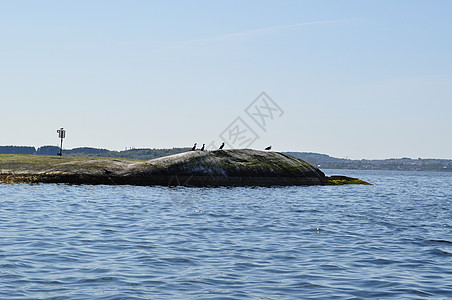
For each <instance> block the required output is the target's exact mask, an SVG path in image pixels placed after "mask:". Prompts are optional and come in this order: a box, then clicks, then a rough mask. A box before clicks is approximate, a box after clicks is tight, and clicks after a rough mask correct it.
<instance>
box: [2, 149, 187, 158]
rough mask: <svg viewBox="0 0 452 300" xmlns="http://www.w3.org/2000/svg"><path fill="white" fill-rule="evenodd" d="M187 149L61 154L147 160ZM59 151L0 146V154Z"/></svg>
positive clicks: (66, 154) (81, 150) (94, 151)
mask: <svg viewBox="0 0 452 300" xmlns="http://www.w3.org/2000/svg"><path fill="white" fill-rule="evenodd" d="M189 150H190V148H172V149H129V150H123V151H112V150H108V149H99V148H91V147H81V148H74V149H68V150H63V155H64V156H68V157H117V158H129V159H141V160H149V159H153V158H158V157H163V156H167V155H172V154H178V153H182V152H186V151H189ZM59 152H60V148H59V147H57V146H42V147H39V148H35V147H28V146H0V154H31V155H56V154H57V153H59Z"/></svg>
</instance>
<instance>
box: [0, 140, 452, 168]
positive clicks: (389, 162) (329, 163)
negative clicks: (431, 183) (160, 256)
mask: <svg viewBox="0 0 452 300" xmlns="http://www.w3.org/2000/svg"><path fill="white" fill-rule="evenodd" d="M189 150H190V148H188V147H187V148H183V147H179V148H167V149H155V148H154V149H151V148H141V149H129V150H123V151H113V150H108V149H102V148H92V147H79V148H74V149H65V150H63V156H67V157H105V158H124V159H140V160H150V159H154V158H159V157H164V156H168V155H172V154H178V153H182V152H186V151H189ZM58 152H59V148H58V147H57V146H42V147H39V148H35V147H32V146H0V154H34V155H56V153H58ZM283 153H285V154H289V155H291V156H294V157H296V158H299V159H302V160H304V161H306V162H308V163H310V164H312V165H314V166H318V167H319V168H320V169H346V170H395V171H431V172H452V159H421V158H419V159H411V158H390V159H378V160H377V159H374V160H369V159H361V160H357V159H344V158H335V157H331V156H329V155H326V154H320V153H312V152H283Z"/></svg>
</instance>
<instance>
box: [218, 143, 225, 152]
mask: <svg viewBox="0 0 452 300" xmlns="http://www.w3.org/2000/svg"><path fill="white" fill-rule="evenodd" d="M223 147H224V142H223V143H222V144H221V145H220V148H218V149H219V150H222V149H223Z"/></svg>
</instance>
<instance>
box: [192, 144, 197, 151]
mask: <svg viewBox="0 0 452 300" xmlns="http://www.w3.org/2000/svg"><path fill="white" fill-rule="evenodd" d="M195 150H196V143H195V144H194V145H193V148H191V151H195Z"/></svg>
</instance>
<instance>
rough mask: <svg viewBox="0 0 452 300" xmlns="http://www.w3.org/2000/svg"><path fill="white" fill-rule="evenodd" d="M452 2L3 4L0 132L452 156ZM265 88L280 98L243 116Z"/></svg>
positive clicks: (19, 140)
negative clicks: (247, 140) (239, 127)
mask: <svg viewBox="0 0 452 300" xmlns="http://www.w3.org/2000/svg"><path fill="white" fill-rule="evenodd" d="M451 12H452V1H448V0H444V1H435V0H432V1H416V0H410V1H393V0H391V1H347V0H345V1H279V0H278V1H246V0H245V1H230V0H228V1H133V0H132V1H112V0H108V1H107V0H106V1H80V0H77V1H46V0H42V1H0V99H1V112H2V113H1V124H2V127H1V129H0V145H29V146H36V147H38V146H42V145H57V143H58V138H57V133H56V130H57V129H58V128H59V127H64V128H65V129H66V130H67V138H66V140H65V145H64V146H65V147H66V148H74V147H81V146H91V147H102V148H108V149H116V150H122V149H125V148H126V147H136V148H139V147H147V148H148V147H149V148H171V147H180V146H188V147H189V146H191V145H192V144H193V143H194V142H198V144H202V143H206V144H208V143H210V142H211V141H215V143H219V142H221V140H222V138H221V137H219V136H220V134H221V133H223V132H224V130H225V129H227V128H229V127H228V126H229V125H230V124H231V123H232V122H233V121H234V120H235V119H236V118H237V117H241V118H242V120H243V121H244V122H245V123H246V124H248V125H249V127H250V128H251V129H252V130H254V131H255V133H256V134H257V135H259V139H257V140H256V141H255V142H254V143H253V144H252V146H251V147H252V148H257V149H262V148H264V147H266V146H268V145H272V146H273V149H274V150H277V151H302V152H304V151H308V152H320V153H325V154H329V155H332V156H337V157H349V158H390V157H412V158H418V157H422V158H452V138H451V136H452V34H451V32H452V18H451V17H450V16H451ZM262 91H265V92H266V93H267V94H268V96H270V97H271V98H272V99H273V100H274V102H275V103H277V105H278V106H279V107H280V108H281V109H282V110H283V114H282V115H281V116H279V115H278V116H275V117H274V119H273V120H270V119H269V120H268V122H267V127H266V131H264V130H262V128H260V127H259V126H258V125H257V124H256V123H254V121H252V120H251V118H250V117H249V116H248V115H247V114H246V113H245V109H246V108H247V106H248V105H249V104H250V103H251V102H252V101H253V100H254V99H255V98H256V97H257V96H258V95H259V94H260V93H261V92H262Z"/></svg>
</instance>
